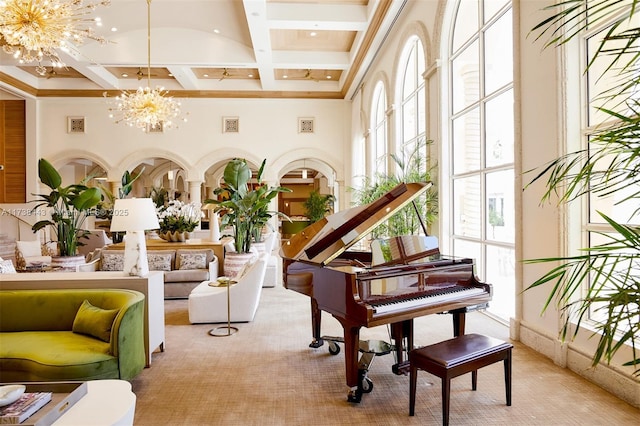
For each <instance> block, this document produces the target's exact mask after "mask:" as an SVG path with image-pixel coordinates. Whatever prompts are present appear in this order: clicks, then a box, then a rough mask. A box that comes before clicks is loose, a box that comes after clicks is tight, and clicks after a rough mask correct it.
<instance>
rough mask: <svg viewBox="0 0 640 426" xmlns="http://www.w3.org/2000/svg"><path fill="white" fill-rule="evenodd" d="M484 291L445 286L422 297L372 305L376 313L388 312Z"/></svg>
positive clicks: (475, 288)
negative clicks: (445, 287)
mask: <svg viewBox="0 0 640 426" xmlns="http://www.w3.org/2000/svg"><path fill="white" fill-rule="evenodd" d="M484 292H485V291H484V289H483V288H480V287H465V286H453V287H449V288H447V289H446V290H445V291H443V292H437V293H434V294H427V295H424V296H422V297H416V298H412V299H401V300H394V301H391V302H389V301H386V302H380V303H379V304H376V305H374V311H375V313H376V314H386V313H389V312H396V311H400V310H405V309H411V308H414V307H421V306H425V305H427V304H436V303H441V302H448V301H452V300H456V299H461V298H466V297H471V296H475V295H479V294H483V293H484Z"/></svg>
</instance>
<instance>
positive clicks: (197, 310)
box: [189, 253, 269, 324]
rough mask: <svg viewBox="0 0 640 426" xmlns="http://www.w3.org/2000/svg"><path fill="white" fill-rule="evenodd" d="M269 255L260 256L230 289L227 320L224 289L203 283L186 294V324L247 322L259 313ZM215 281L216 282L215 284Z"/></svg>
mask: <svg viewBox="0 0 640 426" xmlns="http://www.w3.org/2000/svg"><path fill="white" fill-rule="evenodd" d="M268 256H269V254H268V253H264V254H262V255H260V257H259V258H258V260H256V261H255V262H254V263H253V264H252V265H251V266H249V267H248V268H247V270H246V272H245V273H244V274H243V275H242V277H241V278H240V279H239V280H238V282H237V283H236V284H235V285H233V286H231V288H230V289H229V298H230V305H231V308H230V318H227V288H226V287H212V286H210V285H209V283H210V282H211V281H204V282H202V283H201V284H200V285H198V286H197V287H196V288H194V289H193V290H192V291H191V294H190V295H189V322H191V323H192V324H196V323H216V322H227V321H228V320H230V321H231V322H249V321H253V318H254V316H255V314H256V311H257V310H258V304H259V302H260V295H261V294H262V282H263V280H264V274H265V271H266V269H267V262H268ZM214 282H215V281H214Z"/></svg>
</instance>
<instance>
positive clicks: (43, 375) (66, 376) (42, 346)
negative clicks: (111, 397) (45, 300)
mask: <svg viewBox="0 0 640 426" xmlns="http://www.w3.org/2000/svg"><path fill="white" fill-rule="evenodd" d="M0 341H1V342H2V344H1V345H0V370H1V371H2V380H3V381H7V382H11V381H52V380H96V379H106V378H113V377H118V359H117V358H116V357H115V356H113V355H112V354H110V352H109V351H110V347H111V345H110V344H109V343H106V342H103V341H101V340H98V339H95V338H93V337H90V336H85V335H82V334H77V333H73V332H72V331H16V332H2V333H0ZM12 375H13V376H12Z"/></svg>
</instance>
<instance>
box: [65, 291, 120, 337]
mask: <svg viewBox="0 0 640 426" xmlns="http://www.w3.org/2000/svg"><path fill="white" fill-rule="evenodd" d="M119 311H120V310H119V309H102V308H98V307H97V306H93V305H92V304H91V303H90V302H89V301H88V300H86V299H85V300H84V302H82V305H80V309H78V313H76V318H75V319H74V320H73V326H72V328H71V330H72V331H73V332H74V333H78V334H87V335H89V336H93V337H95V338H98V339H100V340H102V341H103V342H107V343H108V342H109V340H111V327H112V326H113V320H115V319H116V315H118V312H119Z"/></svg>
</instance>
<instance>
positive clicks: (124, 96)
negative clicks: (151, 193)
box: [109, 0, 187, 132]
mask: <svg viewBox="0 0 640 426" xmlns="http://www.w3.org/2000/svg"><path fill="white" fill-rule="evenodd" d="M168 93H169V91H168V90H166V89H165V88H164V87H156V88H155V89H151V0H147V87H145V88H142V87H139V88H138V90H136V91H135V92H123V93H121V94H120V95H118V96H116V98H115V100H116V105H115V107H114V108H110V109H109V111H111V114H110V115H109V117H111V118H115V122H116V123H121V122H124V123H126V124H128V125H129V126H132V127H137V128H139V129H142V130H143V131H145V132H148V131H151V130H153V129H164V128H170V127H175V126H176V124H175V123H174V121H173V120H174V119H177V118H178V117H179V116H180V106H181V105H180V102H177V101H175V100H174V99H173V98H172V97H170V96H167V95H168ZM182 121H187V120H186V118H182Z"/></svg>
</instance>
